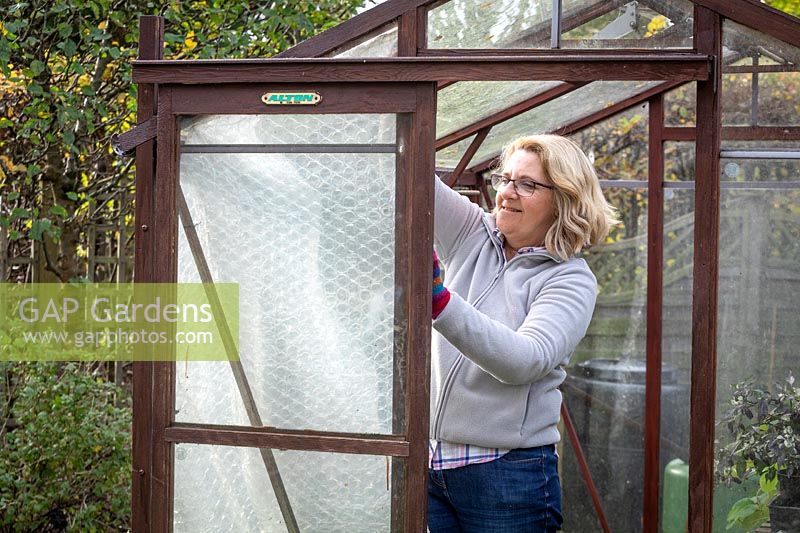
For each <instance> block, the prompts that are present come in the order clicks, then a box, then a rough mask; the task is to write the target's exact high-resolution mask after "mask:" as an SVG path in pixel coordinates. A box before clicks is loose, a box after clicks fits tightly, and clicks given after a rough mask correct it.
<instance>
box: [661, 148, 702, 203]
mask: <svg viewBox="0 0 800 533" xmlns="http://www.w3.org/2000/svg"><path fill="white" fill-rule="evenodd" d="M694 154H695V144H694V143H693V142H675V141H667V142H665V143H664V180H665V181H694V171H695V155H694ZM670 190H672V189H666V190H665V191H664V194H669V191H670Z"/></svg>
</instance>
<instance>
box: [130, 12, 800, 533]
mask: <svg viewBox="0 0 800 533" xmlns="http://www.w3.org/2000/svg"><path fill="white" fill-rule="evenodd" d="M691 1H692V2H693V4H694V6H695V7H694V35H693V41H692V42H693V46H694V49H693V50H682V51H664V50H659V51H653V50H568V51H562V50H520V49H503V50H432V49H428V48H427V47H426V46H425V43H426V28H427V12H428V10H429V9H430V8H431V7H432V6H435V5H438V4H439V3H441V2H439V3H436V2H433V1H432V0H389V1H387V2H385V3H383V4H380V5H378V6H376V7H374V8H373V9H371V10H369V11H367V12H364V13H362V14H361V15H358V16H356V17H353V18H352V19H350V20H348V21H346V22H344V23H342V24H340V25H338V26H336V27H334V28H331V29H330V30H328V31H326V32H324V33H322V34H320V35H318V36H316V37H314V38H311V39H309V40H307V41H305V42H303V43H300V44H298V45H297V46H295V47H294V48H292V49H290V50H287V51H286V52H283V53H282V54H280V55H279V56H278V57H277V58H275V59H265V60H238V61H233V60H210V61H160V59H161V50H162V42H163V31H164V28H163V20H162V19H161V18H159V17H144V18H143V20H142V25H141V32H140V55H139V57H140V60H139V61H137V62H136V63H135V64H134V81H135V82H136V83H139V96H138V121H139V123H140V124H141V123H144V122H146V121H148V120H149V119H152V118H153V117H154V115H159V116H161V117H166V116H168V115H171V113H172V112H174V110H171V109H169V108H167V107H165V104H164V102H165V101H166V100H167V99H165V98H159V97H158V96H159V94H160V93H161V94H164V92H165V91H167V92H169V91H173V90H174V91H177V92H181V91H183V90H190V91H191V90H195V91H199V90H206V89H208V88H210V87H219V88H221V90H222V91H237V90H238V91H244V90H246V87H247V85H249V84H263V83H290V82H294V83H296V82H297V81H298V79H300V78H301V77H302V80H303V81H304V82H308V83H331V82H343V83H369V84H385V87H386V88H388V87H390V86H393V85H394V84H397V83H419V84H421V85H424V84H425V83H426V82H427V83H431V82H437V83H438V85H439V88H440V89H441V88H443V87H446V86H448V85H450V84H452V83H455V82H457V81H469V80H485V81H489V80H492V81H499V80H560V81H562V82H564V84H563V85H561V86H559V87H556V88H555V89H551V90H549V91H547V92H545V93H542V94H540V95H536V96H533V97H531V98H530V99H528V100H526V101H525V102H520V103H517V104H515V105H514V106H512V107H509V108H508V109H505V110H501V111H499V112H498V113H496V114H495V115H493V116H492V117H489V118H486V119H484V120H482V121H479V122H476V123H475V124H471V125H468V126H465V127H463V128H461V129H460V130H458V131H456V132H453V133H450V134H448V135H447V136H445V137H443V138H440V139H436V141H435V143H436V149H440V148H442V147H444V146H448V145H450V144H453V143H455V142H458V141H459V140H463V139H466V138H469V137H470V136H471V135H477V137H476V139H475V140H474V141H473V142H472V144H471V146H470V147H469V148H468V149H467V151H466V154H465V155H464V156H463V157H462V159H461V161H460V162H459V163H458V165H456V168H454V169H443V170H444V172H443V174H444V176H445V178H446V179H448V180H449V182H450V184H451V185H454V184H458V185H465V186H468V187H474V188H476V189H480V187H481V186H482V185H483V184H482V182H481V180H480V173H481V172H482V171H484V170H485V169H487V168H489V167H490V166H491V164H492V163H493V159H490V160H487V161H480V162H478V163H475V164H472V163H471V159H472V157H473V156H474V154H475V152H476V151H477V149H478V147H479V146H480V143H481V142H482V141H483V139H485V138H486V135H487V134H488V132H489V130H490V129H491V127H492V126H494V125H496V124H497V123H499V122H501V121H503V120H507V119H509V118H512V117H513V116H516V115H518V114H520V113H522V112H524V111H526V110H528V109H531V108H533V107H535V106H537V105H541V104H542V103H544V102H546V101H549V100H552V99H553V98H555V97H557V96H560V95H562V94H566V93H567V92H569V91H571V90H574V89H576V88H578V87H580V86H582V85H584V84H585V83H588V82H591V81H596V80H604V79H613V80H645V79H646V80H652V79H655V80H663V81H664V83H663V84H662V85H660V86H658V87H657V88H656V90H652V89H651V90H650V91H648V92H647V93H646V94H645V93H643V94H641V95H636V96H634V97H631V98H628V99H626V100H625V101H623V102H620V103H618V104H616V105H615V106H613V107H612V108H610V109H604V110H602V111H599V112H597V113H594V114H593V115H591V116H588V117H583V118H582V119H581V120H579V121H576V122H575V123H574V124H570V125H567V126H565V127H564V128H562V129H560V130H559V131H558V133H562V134H567V133H571V132H574V131H577V130H578V129H580V128H582V127H585V126H587V125H589V124H592V123H595V122H598V121H600V120H603V119H605V118H608V117H610V116H612V115H613V114H615V113H618V112H619V111H622V110H624V109H627V108H629V107H631V106H633V105H636V104H638V103H640V102H647V103H649V113H650V121H649V123H650V131H649V146H650V157H649V176H648V181H647V182H645V183H644V185H645V186H646V187H647V190H648V197H649V210H648V240H647V250H648V260H647V271H648V277H647V279H648V282H647V339H646V346H647V378H646V402H645V426H644V427H645V465H644V502H643V520H644V522H643V530H645V531H655V530H656V529H657V527H658V520H659V517H658V514H659V513H658V511H659V503H658V498H659V485H660V463H659V440H660V434H661V429H660V401H661V310H662V278H661V273H662V248H663V189H664V187H665V184H664V181H663V175H662V174H663V151H662V149H661V148H662V146H663V143H664V142H665V141H695V142H696V154H697V155H696V172H695V176H696V180H695V206H696V207H695V232H694V267H693V276H694V277H693V279H694V283H693V295H692V356H691V367H692V372H691V407H690V409H691V411H690V412H691V415H690V459H689V466H690V469H689V472H690V477H689V510H688V513H689V514H688V524H687V526H688V530H689V531H698V532H706V533H710V532H711V531H712V514H713V513H712V502H713V490H714V469H713V465H714V436H715V401H716V338H717V286H718V274H719V264H718V245H719V242H718V241H719V218H720V206H719V197H720V181H719V179H718V176H719V174H720V169H719V154H720V145H721V140H722V139H723V138H725V139H744V140H765V139H783V140H797V139H800V128H798V127H780V128H777V127H726V128H722V127H721V111H720V95H719V90H718V89H719V87H720V84H721V69H720V66H719V59H718V58H720V57H721V43H722V20H723V18H728V19H730V20H732V21H734V22H737V23H739V24H742V25H745V26H748V27H750V28H753V29H755V30H757V31H759V32H761V33H763V34H766V35H768V36H771V37H774V38H776V39H780V40H782V41H785V42H787V43H789V44H791V45H793V46H796V47H800V23H798V21H797V19H795V18H793V17H790V16H787V15H785V14H783V13H781V12H779V11H777V10H775V9H772V8H769V7H767V6H765V5H763V4H760V3H759V2H757V1H755V0H736V1H734V2H731V1H729V0H691ZM642 3H643V4H645V5H647V4H649V3H652V2H651V1H650V0H644V1H642ZM622 4H624V2H621V1H619V0H610V1H608V2H605V3H603V4H602V5H600V4H597V5H594V6H591V8H587V9H586V10H584V11H583V12H581V13H579V14H578V17H577V18H576V19H574V20H571V21H568V23H567V26H565V28H564V29H568V28H570V27H577V26H578V25H580V24H583V23H584V22H586V21H588V20H591V19H593V18H595V17H597V16H599V15H600V14H603V13H605V12H608V11H610V10H611V9H614V8H616V7H619V6H620V5H622ZM392 22H396V23H397V30H398V35H397V43H398V56H400V57H398V58H391V59H365V60H362V59H357V60H356V59H320V57H321V56H324V55H326V54H329V53H331V52H333V51H335V50H337V49H339V48H341V47H343V46H346V45H347V44H348V43H351V42H353V41H355V40H357V39H360V38H362V37H364V36H366V35H368V34H370V33H371V32H373V31H375V30H377V29H379V28H381V27H383V26H384V25H386V24H389V23H392ZM542 31H544V30H542ZM548 31H549V28H548ZM667 64H668V65H669V66H668V67H667V66H666V65H667ZM737 68H738V69H739V70H742V71H747V72H751V71H759V70H761V71H768V70H770V69H769V68H764V67H737ZM748 68H749V69H751V70H748ZM692 80H693V81H697V116H698V121H697V126H696V127H680V128H676V127H665V126H664V120H663V119H664V106H663V95H664V93H665V92H666V91H668V90H670V89H672V88H674V87H676V86H678V85H681V84H683V83H686V82H688V81H692ZM197 84H204V85H202V86H200V85H197ZM208 84H212V85H208ZM197 94H199V92H198V93H197ZM236 100H238V99H228V100H227V102H228V104H227V105H226V106H225V109H224V111H222V110H221V108H220V107H210V108H209V109H210V111H209V112H212V111H216V112H226V113H231V112H234V111H238V112H248V111H247V110H246V109H245V108H244V106H245V104H242V106H241V107H239V104H238V103H237V102H236ZM209 102H210V103H213V104H220V102H221V100H220V99H216V100H215V101H209ZM431 103H432V102H431ZM252 112H254V111H252ZM418 112H419V113H420V115H419V116H422V115H423V114H425V113H428V116H429V117H428V119H427V120H429V121H430V120H432V118H433V113H435V107H429V108H428V109H427V110H426V109H425V108H424V106H423V109H422V111H420V110H419V109H418ZM172 116H174V115H172ZM700 118H702V120H700ZM426 126H427V131H425V130H426V128H424V127H421V125H420V124H419V122H418V123H417V134H418V135H420V136H423V137H424V136H431V135H432V131H433V129H434V125H433V123H431V122H428V123H427V124H426ZM175 131H176V130H175V127H174V121H171V120H165V121H159V124H158V138H159V140H161V141H162V143H163V142H165V141H168V142H170V143H172V144H173V145H175V146H176V144H177V139H176V138H175ZM430 142H431V143H433V142H434V140H433V139H432V138H431V139H430ZM162 146H163V145H162ZM176 152H177V151H176V150H174V149H173V150H170V151H168V152H167V153H171V154H172V156H171V157H170V158H168V159H167V158H162V160H160V161H156V157H155V143H154V140H152V139H151V140H148V141H146V142H144V143H142V144H139V145H138V147H137V148H136V156H137V165H136V173H137V175H136V180H137V198H136V225H137V232H136V234H137V238H136V244H135V246H136V274H137V276H136V278H137V281H140V282H141V281H172V280H174V276H175V255H174V250H175V246H176V242H175V236H174V235H172V232H164V233H161V232H157V231H148V229H149V228H159V227H173V226H174V227H177V213H176V212H175V209H171V210H160V209H157V208H156V206H155V203H154V202H155V198H159V199H160V200H159V202H161V201H164V200H165V199H166V200H167V202H171V201H172V200H173V199H175V195H176V191H175V187H174V184H173V185H170V184H168V183H165V182H159V181H158V180H156V179H155V176H156V174H158V173H166V174H170V172H171V170H173V171H174V165H175V156H176ZM165 159H167V160H165ZM430 163H431V164H432V162H430ZM417 165H419V166H418V170H419V171H421V172H420V173H419V175H424V174H425V172H426V171H428V166H430V165H429V162H424V161H419V162H417ZM430 170H431V171H432V168H430ZM154 183H155V187H156V188H155V189H154V188H153V184H154ZM423 189H426V188H425V187H423ZM427 189H429V187H428V188H427ZM409 190H410V188H409ZM483 190H484V191H485V187H484V189H483ZM407 192H408V191H407ZM408 194H411V193H410V192H408ZM429 195H430V191H429V190H428V192H427V196H426V197H424V198H422V199H421V200H422V201H420V199H417V200H416V201H417V205H416V206H414V209H416V210H417V211H415V212H418V213H419V216H426V215H425V209H428V208H429V205H427V204H428V203H429V202H430V201H431V198H430V197H429ZM409 197H410V196H409ZM424 204H425V205H424ZM168 205H175V203H174V202H172V203H171V204H168ZM428 215H429V213H428ZM165 225H166V226H165ZM411 237H413V238H412V241H413V242H412V243H411V244H410V247H411V249H412V250H415V251H412V252H411V254H412V256H414V257H416V256H417V255H415V254H418V257H423V256H425V254H426V253H427V252H424V250H425V249H427V248H426V247H429V246H430V242H431V235H430V231H429V232H427V233H426V234H422V235H413V236H411ZM162 250H171V251H172V253H169V254H164V253H157V252H158V251H162ZM423 252H424V253H423ZM425 257H427V256H425ZM426 264H427V263H426ZM419 266H420V268H419V269H418V270H420V271H425V272H427V267H425V268H422V265H421V264H420V265H419ZM426 279H427V278H426ZM429 283H430V280H429V279H428V280H427V281H424V280H423V278H422V277H419V276H414V280H413V281H412V282H411V287H412V293H413V298H415V299H414V300H413V301H414V305H415V306H416V308H414V309H413V313H414V314H415V316H416V317H417V319H418V321H419V323H420V325H421V324H422V323H423V321H424V320H423V318H424V317H426V316H427V313H428V308H427V306H428V305H429V301H428V299H426V298H425V297H424V296H425V295H426V294H427V291H428V290H429ZM426 302H427V303H426ZM420 327H422V326H420ZM427 327H428V328H429V324H428V326H427ZM423 329H424V327H423ZM428 332H429V329H428ZM423 337H424V335H420V336H419V337H418V338H417V340H416V344H417V346H418V347H419V349H422V350H423V351H425V350H427V349H428V348H427V347H424V342H425V339H424V338H423ZM417 372H422V373H420V374H418V376H417V377H418V378H422V382H423V384H424V387H423V386H422V385H419V384H417V385H419V386H418V388H417V390H416V394H424V395H425V396H427V390H428V389H427V386H428V375H427V373H424V371H423V370H420V369H419V368H418V369H417ZM409 374H410V372H409ZM171 376H172V369H171V366H170V364H169V363H135V364H134V421H133V435H134V447H133V464H134V467H133V469H134V483H133V524H132V525H133V530H134V531H137V532H138V531H161V530H169V529H170V528H171V524H172V515H171V511H172V509H171V500H172V494H171V483H165V481H169V476H168V475H167V477H162V476H161V474H163V473H166V474H169V473H170V471H171V461H172V458H171V450H172V448H173V443H175V442H178V441H180V442H212V441H213V442H216V443H220V444H232V443H239V444H240V445H249V446H258V445H261V446H273V447H276V445H277V444H278V443H280V444H281V446H284V447H290V448H291V447H297V448H299V449H319V450H336V451H359V450H363V448H361V445H360V444H359V443H358V442H357V439H354V438H350V437H347V436H340V435H335V434H331V435H313V434H303V433H302V432H287V431H283V432H281V431H267V430H263V429H259V428H235V429H229V428H228V429H224V428H212V427H209V428H206V429H203V428H197V427H187V426H186V425H181V426H178V425H175V424H174V423H173V421H172V413H171V410H172V406H171V405H167V404H168V403H169V402H167V401H166V400H167V399H169V398H172V395H174V380H172V379H171ZM170 383H172V388H170V385H169V384H170ZM409 383H411V382H409ZM158 384H164V385H165V386H166V389H164V390H162V389H159V388H158ZM416 394H415V393H411V394H410V395H409V400H410V401H411V402H416V403H413V405H409V406H408V407H409V409H408V411H407V413H408V414H409V418H410V419H416V420H417V421H418V422H421V421H424V422H425V426H426V424H427V409H428V406H427V398H424V399H425V401H424V402H423V401H420V398H418V397H416ZM417 426H418V427H417ZM415 427H416V430H415V431H416V433H415V434H414V435H413V439H417V440H412V435H409V436H408V441H407V442H405V443H403V442H400V441H399V440H397V441H395V440H392V439H386V440H384V441H383V442H382V443H381V444H380V446H381V447H382V448H381V449H382V451H383V452H384V453H387V454H389V455H400V456H403V455H407V456H408V459H409V461H408V462H409V463H413V460H416V461H418V462H419V463H418V464H410V466H409V469H410V470H409V472H411V471H412V470H413V474H412V475H411V476H410V477H408V478H407V484H406V491H409V490H410V488H411V487H413V486H414V483H415V482H416V483H421V481H420V480H422V479H424V475H425V472H424V471H423V467H424V460H423V459H422V457H421V456H422V455H425V456H426V455H427V447H426V448H425V449H424V450H423V449H422V444H424V441H426V440H427V428H426V427H423V424H421V423H418V424H416V426H415ZM245 443H246V444H245ZM405 446H408V448H406V447H405ZM409 480H412V482H409ZM413 480H416V481H413ZM420 486H421V485H420ZM416 496H417V497H416V498H414V497H413V495H412V497H411V498H409V499H407V500H406V503H407V506H406V513H407V515H406V516H407V517H410V518H411V520H406V526H405V530H406V531H419V530H422V527H423V526H422V524H423V523H424V522H422V520H423V513H422V510H423V509H424V508H425V502H424V499H422V496H421V495H419V494H417V495H416ZM165 502H166V503H165Z"/></svg>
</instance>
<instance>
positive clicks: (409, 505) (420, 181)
mask: <svg viewBox="0 0 800 533" xmlns="http://www.w3.org/2000/svg"><path fill="white" fill-rule="evenodd" d="M417 102H418V107H417V111H416V112H415V113H414V115H413V119H412V124H411V139H413V140H414V142H412V143H410V147H411V148H412V149H411V150H409V151H408V157H409V161H410V168H413V172H412V173H411V174H410V175H408V176H404V178H405V179H404V180H403V182H402V183H403V184H404V188H403V190H402V191H398V194H403V193H404V194H406V198H407V199H406V205H407V208H406V212H407V216H408V218H407V219H406V220H407V222H406V227H407V228H408V234H407V239H408V240H407V242H408V245H407V246H408V249H409V252H410V253H409V255H408V258H407V260H408V265H407V266H408V269H409V273H408V278H409V287H408V290H407V291H405V292H404V294H403V299H404V304H405V309H406V314H405V316H406V319H407V321H408V322H407V325H408V328H407V330H406V342H405V344H404V347H405V353H406V368H407V374H406V391H407V393H406V406H405V412H406V413H408V416H407V418H406V427H407V434H406V435H407V440H408V442H409V443H410V449H409V456H408V460H407V461H406V462H405V469H406V471H405V483H406V491H405V493H406V501H405V517H404V520H405V523H404V530H405V532H406V533H412V532H419V531H425V529H426V527H425V523H426V518H425V516H426V509H427V502H428V446H429V441H428V435H429V431H430V428H429V416H430V413H429V405H430V404H429V396H430V370H431V369H430V362H431V361H430V354H431V298H430V293H431V286H432V281H433V278H432V277H431V250H433V206H434V188H433V186H434V181H433V173H434V168H435V161H434V154H435V152H434V150H433V144H434V141H435V131H436V84H435V83H425V84H419V85H418V87H417ZM412 177H413V178H415V179H410V178H412ZM412 200H413V201H412Z"/></svg>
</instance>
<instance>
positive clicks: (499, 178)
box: [489, 172, 555, 198]
mask: <svg viewBox="0 0 800 533" xmlns="http://www.w3.org/2000/svg"><path fill="white" fill-rule="evenodd" d="M489 180H490V182H491V184H492V187H494V190H496V191H499V190H500V189H501V188H503V187H507V186H508V184H509V183H510V184H511V185H512V186H513V187H514V192H516V193H517V196H519V197H521V198H527V197H529V196H533V195H534V194H535V193H536V188H537V187H543V188H545V189H550V190H555V187H553V186H552V185H545V184H544V183H541V182H538V181H536V180H532V179H529V178H525V179H524V180H523V181H525V182H529V183H533V190H532V191H531V193H530V194H522V193H520V190H519V188H517V181H519V180H512V179H511V178H509V177H508V176H505V175H503V174H499V173H497V172H493V173H491V174H490V175H489ZM501 183H503V184H502V185H501Z"/></svg>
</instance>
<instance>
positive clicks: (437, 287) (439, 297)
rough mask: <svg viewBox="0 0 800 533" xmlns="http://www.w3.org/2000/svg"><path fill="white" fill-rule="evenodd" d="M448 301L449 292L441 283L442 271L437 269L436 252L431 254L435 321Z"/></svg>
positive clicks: (437, 259)
mask: <svg viewBox="0 0 800 533" xmlns="http://www.w3.org/2000/svg"><path fill="white" fill-rule="evenodd" d="M449 301H450V291H448V290H447V287H445V286H444V282H443V281H442V270H441V269H440V268H439V258H438V257H437V256H436V251H434V252H433V318H434V319H436V317H437V316H439V314H440V313H441V312H442V311H444V308H445V306H446V305H447V302H449Z"/></svg>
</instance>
